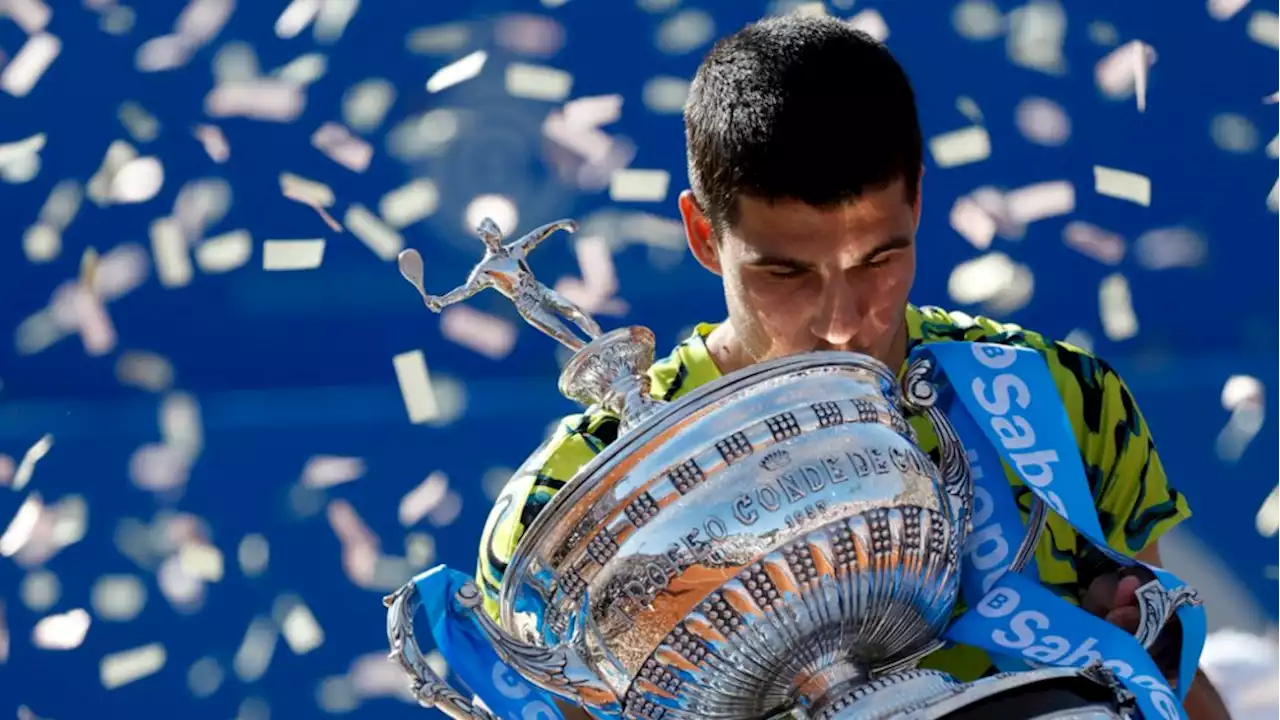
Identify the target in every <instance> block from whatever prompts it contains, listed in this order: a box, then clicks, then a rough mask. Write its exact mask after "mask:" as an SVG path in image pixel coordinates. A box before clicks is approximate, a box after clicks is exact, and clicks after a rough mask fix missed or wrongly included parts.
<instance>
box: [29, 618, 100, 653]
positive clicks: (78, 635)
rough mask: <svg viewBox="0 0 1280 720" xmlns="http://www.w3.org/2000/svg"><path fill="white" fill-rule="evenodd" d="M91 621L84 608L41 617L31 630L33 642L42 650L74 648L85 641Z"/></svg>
mask: <svg viewBox="0 0 1280 720" xmlns="http://www.w3.org/2000/svg"><path fill="white" fill-rule="evenodd" d="M90 623H91V619H90V618H89V613H87V612H85V610H84V609H83V608H76V609H74V610H68V611H67V612H65V613H60V614H57V615H50V616H48V617H45V618H41V619H40V621H39V622H37V623H36V626H35V627H34V628H32V630H31V644H32V645H35V646H36V647H38V648H40V649H41V650H73V649H75V648H78V647H80V644H81V643H83V642H84V636H85V635H87V634H88V633H89V625H90Z"/></svg>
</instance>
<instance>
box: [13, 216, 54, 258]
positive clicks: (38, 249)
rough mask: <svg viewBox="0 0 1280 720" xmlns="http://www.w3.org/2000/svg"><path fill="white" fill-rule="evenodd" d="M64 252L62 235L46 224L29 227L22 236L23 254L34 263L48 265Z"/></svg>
mask: <svg viewBox="0 0 1280 720" xmlns="http://www.w3.org/2000/svg"><path fill="white" fill-rule="evenodd" d="M61 252H62V234H61V233H60V232H58V230H56V229H55V228H52V227H49V226H48V225H45V224H44V223H36V224H34V225H32V226H31V227H28V228H27V229H26V231H24V232H23V234H22V253H23V254H24V255H26V256H27V261H28V262H32V263H47V262H50V261H52V260H55V259H57V257H58V254H59V253H61Z"/></svg>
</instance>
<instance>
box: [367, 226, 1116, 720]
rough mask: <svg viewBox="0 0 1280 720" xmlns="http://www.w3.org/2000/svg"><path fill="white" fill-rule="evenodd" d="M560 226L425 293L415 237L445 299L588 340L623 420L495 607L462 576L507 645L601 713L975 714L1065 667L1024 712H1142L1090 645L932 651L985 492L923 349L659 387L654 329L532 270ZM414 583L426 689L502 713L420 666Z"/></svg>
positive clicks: (410, 265)
mask: <svg viewBox="0 0 1280 720" xmlns="http://www.w3.org/2000/svg"><path fill="white" fill-rule="evenodd" d="M561 229H563V230H569V231H573V230H574V229H575V225H574V223H573V222H572V221H560V222H556V223H551V224H549V225H545V226H543V227H541V228H538V229H536V230H534V231H533V232H531V233H529V234H528V235H526V236H524V237H521V238H520V239H517V240H514V241H511V242H508V243H506V244H504V243H503V240H502V238H501V235H500V233H499V231H498V229H497V226H496V225H494V224H493V222H492V221H489V220H486V221H485V222H483V223H482V224H481V225H480V227H479V229H478V232H479V234H480V237H481V239H482V240H483V241H484V244H485V246H486V251H485V255H484V259H483V260H482V261H481V262H480V264H479V265H477V266H476V268H475V269H474V270H473V271H472V273H471V276H470V278H469V279H468V281H467V283H466V284H465V285H463V286H462V287H460V288H457V289H455V290H453V291H451V292H449V293H448V294H446V295H444V296H442V297H436V296H433V295H430V294H428V293H427V291H426V289H425V287H424V285H423V263H422V258H421V256H420V255H419V254H418V253H417V252H416V251H413V250H406V251H405V252H404V253H402V254H401V256H400V271H401V273H402V274H403V275H404V276H405V277H406V279H408V280H410V282H412V283H413V284H414V286H415V287H417V288H418V290H419V292H420V293H422V295H423V298H424V300H425V301H426V304H427V306H428V307H430V308H431V309H432V310H434V311H437V312H439V311H440V310H441V309H442V308H443V307H444V306H446V305H448V304H450V303H454V302H457V301H459V300H462V299H464V298H467V297H469V296H471V295H474V294H475V293H476V292H478V291H480V290H482V289H485V288H489V287H492V288H494V289H496V290H498V291H499V292H501V293H503V294H504V295H506V296H507V297H508V298H510V299H512V300H513V301H514V302H515V304H516V307H517V308H518V309H519V311H520V314H521V315H522V316H523V317H524V318H525V319H526V320H528V322H529V323H530V324H532V325H533V326H534V327H536V328H538V329H539V330H541V331H543V332H544V333H546V334H548V335H550V336H552V337H553V338H555V339H556V340H557V341H559V342H560V343H561V344H563V345H565V346H566V347H568V348H570V349H571V350H574V351H575V354H574V355H573V357H572V358H571V359H570V361H569V362H568V364H567V366H566V367H565V369H564V371H563V373H562V375H561V377H560V390H561V392H562V393H563V394H564V395H565V396H567V397H569V398H571V399H573V400H576V401H578V402H580V403H583V404H584V405H588V406H592V407H595V408H599V409H603V410H605V411H608V412H611V413H614V414H616V415H617V416H618V417H619V418H620V419H621V431H620V434H619V437H618V439H617V440H616V441H615V442H614V443H613V444H612V445H610V446H609V447H608V448H607V449H606V450H604V452H602V453H601V454H600V455H599V456H598V457H597V458H596V459H595V460H594V461H593V462H592V463H590V464H589V465H587V466H586V467H585V468H584V469H583V470H582V471H581V472H580V473H579V474H578V475H577V476H576V477H575V478H574V480H573V481H572V482H570V483H569V484H568V485H567V486H565V487H564V488H563V489H562V490H561V491H560V492H559V493H557V494H556V495H555V496H554V498H553V499H552V500H551V502H550V504H549V505H548V507H547V508H546V509H545V510H544V511H543V512H542V513H541V514H540V515H539V516H538V518H537V519H536V521H535V522H534V523H533V524H532V526H531V527H530V528H529V529H528V531H527V532H526V534H525V535H524V537H523V538H522V539H521V541H520V544H519V546H518V548H517V551H516V554H515V556H514V557H513V558H512V560H511V562H510V563H509V565H508V568H507V570H506V573H505V579H504V582H503V585H502V590H501V595H500V603H499V604H500V608H501V622H500V623H498V622H494V621H493V620H492V619H491V618H490V617H489V616H488V615H486V614H485V613H484V611H483V609H482V608H481V595H480V591H479V589H478V588H477V587H476V586H475V585H474V584H468V585H466V586H465V587H464V588H463V589H462V591H461V592H460V593H459V595H458V600H459V602H460V603H461V604H462V605H464V606H465V607H467V608H470V611H471V612H472V613H474V615H475V617H476V619H477V620H478V623H479V625H480V627H481V628H482V629H483V631H484V633H485V635H486V637H487V640H488V641H489V642H490V643H491V644H492V645H493V647H494V649H495V650H496V651H497V654H498V656H499V657H500V658H501V659H502V660H503V661H504V662H505V663H507V664H508V665H509V666H510V667H511V668H512V669H514V670H515V671H516V672H518V673H520V674H521V675H522V676H524V677H525V678H527V679H528V680H529V681H531V682H532V683H534V684H535V685H537V686H539V687H541V688H544V689H546V690H547V691H549V692H551V693H553V694H554V695H556V696H558V697H560V698H563V699H565V700H566V701H567V702H568V703H571V704H574V705H578V706H581V707H584V708H586V709H587V710H588V711H590V712H592V713H593V714H595V715H597V716H599V717H627V718H650V719H651V720H677V719H679V718H694V717H702V718H724V719H729V718H766V717H793V718H841V719H844V718H897V717H920V718H940V717H957V718H959V717H964V716H966V713H969V714H972V713H974V712H977V713H978V715H981V714H982V713H983V712H988V711H989V710H981V711H979V709H980V708H984V707H985V708H989V707H990V705H989V703H990V702H991V701H992V700H993V699H998V698H1000V697H1010V696H1012V695H1019V696H1025V695H1026V694H1027V693H1029V692H1030V693H1034V692H1037V691H1039V689H1043V692H1057V691H1062V690H1063V689H1064V688H1066V690H1067V691H1069V692H1071V693H1072V694H1073V697H1075V698H1076V699H1077V700H1076V702H1074V703H1073V704H1070V705H1067V706H1063V705H1059V706H1057V707H1056V708H1054V709H1053V710H1052V711H1048V712H1036V713H1030V714H1022V715H1019V717H1044V718H1048V717H1054V718H1067V717H1070V718H1119V717H1125V716H1127V715H1128V713H1129V708H1130V707H1131V704H1130V703H1128V702H1127V701H1126V698H1125V695H1126V691H1125V690H1124V689H1123V688H1122V687H1121V686H1120V685H1119V684H1117V683H1116V682H1115V678H1114V677H1113V676H1112V675H1111V674H1110V673H1109V672H1108V671H1106V670H1104V669H1101V668H1099V667H1097V666H1094V667H1090V668H1087V669H1077V668H1043V669H1035V670H1026V671H1022V672H1015V673H1005V674H1001V675H996V676H993V677H989V678H985V679H982V680H979V681H976V682H972V683H961V682H958V681H957V680H955V679H953V678H952V677H951V676H949V675H947V674H945V673H941V672H937V671H932V670H923V669H918V668H917V667H916V665H917V663H918V661H919V660H920V659H921V658H922V657H924V656H925V655H927V654H929V653H930V652H932V651H934V650H936V649H937V648H938V647H940V646H941V645H942V641H941V637H942V635H943V632H944V631H945V629H946V627H947V623H948V621H949V619H950V618H951V616H952V611H953V609H954V606H955V603H956V598H957V593H958V583H959V572H960V558H959V556H960V551H961V549H962V547H963V545H964V541H965V538H966V534H967V532H968V526H969V518H968V512H969V511H968V508H969V507H971V505H972V503H971V496H972V492H973V489H972V484H971V478H970V476H969V467H968V464H967V461H966V459H965V453H964V449H963V448H962V447H961V445H960V443H959V441H958V438H957V437H956V434H955V432H954V431H953V429H952V428H951V426H950V424H949V423H948V421H947V420H946V418H945V417H944V415H943V414H942V412H941V411H940V410H939V409H938V408H936V407H934V402H935V399H936V393H935V389H934V387H933V386H932V385H931V384H930V382H929V381H928V377H929V370H930V368H929V367H927V363H926V362H916V363H914V364H913V365H912V366H911V367H910V368H908V372H907V374H906V376H905V380H904V381H902V382H901V383H899V381H898V380H897V378H896V377H895V374H894V372H893V371H892V370H890V368H888V367H886V366H885V365H884V364H882V363H881V362H879V361H877V360H875V359H872V358H870V357H866V356H863V355H858V354H853V353H847V352H815V353H809V354H805V355H800V356H794V357H788V358H783V359H779V360H774V361H771V362H766V363H761V364H758V365H754V366H751V367H749V368H746V369H744V370H741V371H738V372H736V373H733V374H730V375H727V376H725V377H723V378H721V379H720V380H718V381H715V382H712V383H710V384H708V385H705V386H702V387H700V388H699V389H697V390H695V391H694V392H692V393H690V394H689V395H687V396H685V397H683V398H681V399H680V400H679V401H676V402H671V403H666V402H662V401H659V400H655V399H653V398H651V397H650V395H649V392H648V390H649V381H648V377H647V374H646V372H647V370H648V368H649V365H650V364H651V363H652V362H653V350H654V338H653V333H652V332H650V331H649V330H648V329H646V328H642V327H629V328H623V329H619V330H614V331H612V332H609V333H602V332H601V331H600V329H599V327H598V326H597V325H596V323H595V322H594V321H593V320H591V318H590V317H588V316H587V315H586V313H584V312H583V311H582V310H581V309H579V308H577V307H576V306H574V305H573V304H572V303H571V302H569V301H568V300H566V299H565V298H563V297H561V296H560V295H558V294H557V293H555V292H554V291H552V290H550V289H548V288H547V287H545V286H543V285H541V284H539V283H538V282H537V281H536V280H535V279H534V276H533V273H532V271H531V270H530V268H529V266H528V264H527V262H526V260H527V253H528V252H529V251H530V250H531V249H533V248H534V247H536V246H537V244H538V243H540V242H542V241H543V240H544V239H545V238H546V237H547V236H549V235H551V234H553V233H554V232H555V231H556V230H561ZM566 321H568V323H569V324H572V325H574V326H576V327H577V328H578V329H579V330H581V331H582V333H583V334H585V335H586V336H587V340H586V341H584V340H583V339H582V338H581V337H579V336H578V335H577V334H575V332H574V331H573V330H572V329H571V328H570V325H569V324H566ZM908 412H910V413H918V414H922V415H924V416H925V417H927V418H928V420H929V421H930V422H931V423H932V424H933V425H934V427H935V429H936V431H937V435H938V438H939V441H940V443H941V447H940V452H941V455H940V457H941V463H940V464H939V465H935V464H934V462H933V461H932V460H931V459H930V457H929V455H928V454H926V453H925V452H923V451H922V450H921V449H920V448H919V447H917V445H916V442H915V440H916V438H915V433H914V432H913V430H912V428H911V426H910V425H909V424H908V422H907V420H906V414H907V413H908ZM1043 513H1044V508H1043V506H1042V505H1037V506H1036V507H1035V508H1034V509H1033V513H1032V518H1031V528H1033V530H1032V531H1031V532H1029V533H1028V535H1027V537H1026V538H1025V540H1024V542H1023V543H1022V546H1021V547H1020V548H1019V549H1018V551H1017V554H1016V557H1015V561H1014V565H1013V569H1014V571H1017V570H1019V569H1021V568H1022V567H1023V566H1024V565H1025V564H1026V563H1027V562H1028V560H1029V559H1030V557H1031V554H1032V551H1033V549H1034V548H1035V546H1036V544H1037V542H1038V540H1039V536H1040V529H1041V528H1042V527H1043V523H1042V520H1043ZM415 592H416V591H415V590H414V588H413V585H412V584H410V585H406V586H405V588H403V589H401V590H400V591H398V592H397V593H396V594H394V595H392V596H390V597H388V598H387V604H388V605H389V607H390V610H389V616H388V624H387V630H388V636H389V640H390V642H391V645H392V657H393V658H394V659H397V660H398V661H399V662H401V664H402V665H403V666H404V667H405V669H406V670H407V671H408V672H409V674H410V675H411V677H412V679H413V683H414V688H415V692H416V694H417V696H418V699H419V701H420V702H421V703H422V704H423V705H425V706H428V707H436V708H438V709H440V710H441V711H443V712H445V713H446V714H448V715H450V716H452V717H455V718H467V717H474V718H491V717H492V715H491V714H490V713H489V712H488V711H487V710H486V709H485V708H483V706H481V705H478V704H476V703H474V702H472V700H471V699H470V698H469V697H467V696H464V695H463V694H461V693H458V692H456V691H455V690H453V689H452V688H450V687H449V686H448V685H446V684H445V683H444V682H443V681H442V680H441V679H440V678H439V677H437V676H436V675H435V674H434V673H432V671H431V670H430V669H429V668H428V666H427V663H426V662H425V658H424V657H423V654H422V653H421V651H420V650H419V648H418V646H417V643H416V641H415V640H414V637H413V624H412V618H413V612H414V611H415V610H416V609H417V607H418V601H417V598H416V597H415ZM984 703H987V704H986V705H984ZM1064 708H1065V709H1064Z"/></svg>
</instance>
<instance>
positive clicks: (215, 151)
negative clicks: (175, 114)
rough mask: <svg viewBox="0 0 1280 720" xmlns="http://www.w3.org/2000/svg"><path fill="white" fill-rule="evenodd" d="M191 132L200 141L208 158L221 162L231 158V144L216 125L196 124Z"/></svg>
mask: <svg viewBox="0 0 1280 720" xmlns="http://www.w3.org/2000/svg"><path fill="white" fill-rule="evenodd" d="M192 134H193V135H195V137H196V139H197V140H199V141H200V145H201V146H202V147H204V151H205V154H207V155H208V156H209V159H210V160H212V161H214V162H216V163H218V164H222V163H224V162H226V161H227V160H229V159H231V145H229V144H228V143H227V138H226V136H225V135H223V134H222V130H221V129H219V128H218V126H217V125H197V126H196V127H195V129H194V130H192Z"/></svg>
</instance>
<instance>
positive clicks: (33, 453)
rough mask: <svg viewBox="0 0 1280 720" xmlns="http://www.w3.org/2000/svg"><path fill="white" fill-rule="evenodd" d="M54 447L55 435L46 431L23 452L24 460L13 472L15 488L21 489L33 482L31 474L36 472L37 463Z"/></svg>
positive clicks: (13, 487)
mask: <svg viewBox="0 0 1280 720" xmlns="http://www.w3.org/2000/svg"><path fill="white" fill-rule="evenodd" d="M52 448H53V435H51V434H49V433H45V434H44V435H42V436H41V437H40V439H39V440H37V441H35V443H33V444H32V445H31V447H29V448H27V451H26V452H24V453H23V454H22V460H21V461H20V462H19V463H18V469H17V470H16V471H15V472H14V474H13V486H12V489H13V490H21V489H23V488H25V487H26V486H27V483H29V482H31V476H32V475H34V474H35V471H36V463H38V462H40V460H41V459H43V458H44V456H45V455H48V454H49V450H51V449H52Z"/></svg>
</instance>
